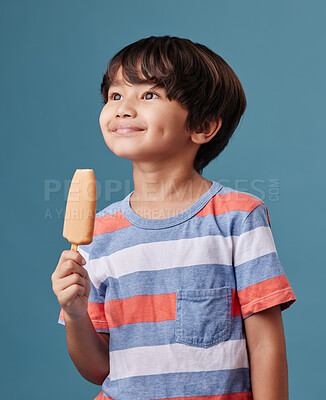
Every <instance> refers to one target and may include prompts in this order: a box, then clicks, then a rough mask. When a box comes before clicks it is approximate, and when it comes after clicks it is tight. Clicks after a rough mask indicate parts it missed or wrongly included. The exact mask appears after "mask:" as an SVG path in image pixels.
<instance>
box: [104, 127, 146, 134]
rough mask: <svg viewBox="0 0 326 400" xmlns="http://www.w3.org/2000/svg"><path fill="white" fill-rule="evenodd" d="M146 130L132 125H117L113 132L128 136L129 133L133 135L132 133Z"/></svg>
mask: <svg viewBox="0 0 326 400" xmlns="http://www.w3.org/2000/svg"><path fill="white" fill-rule="evenodd" d="M143 130H144V129H142V128H140V127H138V126H132V125H117V126H116V127H114V128H113V129H112V131H113V132H115V133H117V134H127V133H132V132H139V131H143Z"/></svg>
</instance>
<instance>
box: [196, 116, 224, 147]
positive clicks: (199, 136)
mask: <svg viewBox="0 0 326 400" xmlns="http://www.w3.org/2000/svg"><path fill="white" fill-rule="evenodd" d="M221 126H222V118H218V119H217V120H213V121H211V122H207V121H205V122H204V125H203V126H201V127H200V128H199V129H197V130H195V131H194V132H193V133H192V134H191V140H192V141H193V142H194V143H197V144H203V143H208V142H209V141H210V140H212V139H213V137H214V136H215V135H216V134H217V132H218V131H219V130H220V129H221Z"/></svg>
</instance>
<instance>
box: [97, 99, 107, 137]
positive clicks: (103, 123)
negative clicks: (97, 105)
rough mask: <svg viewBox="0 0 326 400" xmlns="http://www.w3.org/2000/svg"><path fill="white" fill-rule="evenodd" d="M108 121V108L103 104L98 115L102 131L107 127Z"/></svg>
mask: <svg viewBox="0 0 326 400" xmlns="http://www.w3.org/2000/svg"><path fill="white" fill-rule="evenodd" d="M108 121H109V110H108V107H107V105H105V106H104V107H103V108H102V111H101V114H100V116H99V123H100V127H101V130H102V132H103V129H107V125H108ZM103 133H104V132H103Z"/></svg>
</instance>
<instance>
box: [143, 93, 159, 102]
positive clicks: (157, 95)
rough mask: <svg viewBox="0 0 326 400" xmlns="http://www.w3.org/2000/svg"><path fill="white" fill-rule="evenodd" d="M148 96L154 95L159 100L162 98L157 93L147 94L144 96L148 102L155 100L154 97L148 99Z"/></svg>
mask: <svg viewBox="0 0 326 400" xmlns="http://www.w3.org/2000/svg"><path fill="white" fill-rule="evenodd" d="M148 95H154V96H156V97H157V98H159V97H160V96H159V95H158V94H156V93H154V92H146V93H145V95H144V97H145V99H146V100H152V98H153V97H152V98H148V97H147V96H148Z"/></svg>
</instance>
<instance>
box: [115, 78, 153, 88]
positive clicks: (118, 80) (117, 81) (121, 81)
mask: <svg viewBox="0 0 326 400" xmlns="http://www.w3.org/2000/svg"><path fill="white" fill-rule="evenodd" d="M150 84H151V83H150V82H144V83H135V85H137V86H144V85H150ZM124 85H125V81H123V80H122V79H114V80H113V81H112V83H111V85H110V88H111V87H122V86H124ZM154 87H155V85H153V86H151V87H150V89H154ZM155 89H160V87H159V86H158V87H156V88H155Z"/></svg>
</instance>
